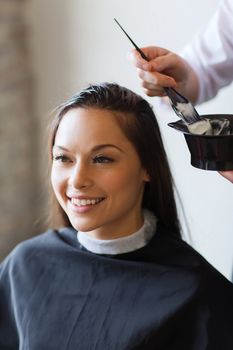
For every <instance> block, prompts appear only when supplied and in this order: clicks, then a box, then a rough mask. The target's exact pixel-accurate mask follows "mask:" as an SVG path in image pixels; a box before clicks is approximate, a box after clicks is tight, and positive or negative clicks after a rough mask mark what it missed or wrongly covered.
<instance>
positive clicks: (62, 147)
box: [53, 143, 124, 153]
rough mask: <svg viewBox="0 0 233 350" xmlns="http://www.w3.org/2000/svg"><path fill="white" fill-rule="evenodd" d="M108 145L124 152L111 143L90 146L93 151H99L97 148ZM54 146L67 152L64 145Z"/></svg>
mask: <svg viewBox="0 0 233 350" xmlns="http://www.w3.org/2000/svg"><path fill="white" fill-rule="evenodd" d="M109 147H111V148H116V149H117V150H118V151H120V152H123V153H124V151H123V150H122V149H121V148H120V147H118V146H117V145H114V144H111V143H104V144H100V145H96V146H94V147H93V148H92V151H94V152H95V151H99V150H101V149H103V148H109ZM56 148H59V149H61V150H63V151H67V152H69V150H68V148H66V147H64V146H60V145H54V146H53V149H56Z"/></svg>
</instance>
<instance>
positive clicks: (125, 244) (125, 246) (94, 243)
mask: <svg viewBox="0 0 233 350" xmlns="http://www.w3.org/2000/svg"><path fill="white" fill-rule="evenodd" d="M143 216H144V224H143V226H142V227H141V228H140V229H139V230H138V231H136V232H134V233H132V234H131V235H129V236H125V237H122V238H116V239H109V240H102V239H96V238H93V237H91V236H89V235H88V234H87V233H85V232H81V231H79V232H78V233H77V238H78V241H79V243H80V244H81V245H82V246H83V247H84V248H86V249H87V250H89V251H90V252H92V253H95V254H107V255H114V254H123V253H128V252H132V251H134V250H137V249H140V248H142V247H144V246H145V245H146V244H147V243H148V242H149V241H150V239H151V238H152V236H153V235H154V233H155V230H156V222H157V219H156V217H155V216H154V215H153V214H152V213H151V212H150V211H149V210H144V211H143Z"/></svg>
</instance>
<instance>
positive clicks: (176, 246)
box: [155, 227, 233, 297]
mask: <svg viewBox="0 0 233 350" xmlns="http://www.w3.org/2000/svg"><path fill="white" fill-rule="evenodd" d="M157 242H159V244H158V245H159V247H160V253H159V254H161V259H164V261H166V262H167V264H170V265H172V266H178V267H180V268H184V269H189V270H190V272H191V271H192V272H194V273H196V274H198V275H199V277H200V278H201V280H202V281H203V285H206V284H207V285H209V286H212V287H214V286H215V287H216V286H223V285H225V286H227V287H228V288H230V290H231V292H232V293H233V284H232V283H231V282H230V281H229V280H228V279H227V278H226V277H225V276H223V274H222V273H221V272H219V271H218V270H217V269H216V268H215V267H214V266H213V265H212V264H210V263H209V262H208V261H207V259H206V258H205V257H204V256H203V255H201V254H200V253H199V252H198V251H197V250H196V249H195V248H194V247H192V246H191V245H190V244H189V243H188V242H186V241H185V240H184V239H182V238H180V237H178V236H177V235H174V234H172V233H171V232H169V230H167V229H166V228H164V227H160V229H159V230H158V235H157ZM155 245H156V242H155ZM232 297H233V295H232Z"/></svg>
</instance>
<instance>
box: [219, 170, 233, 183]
mask: <svg viewBox="0 0 233 350" xmlns="http://www.w3.org/2000/svg"><path fill="white" fill-rule="evenodd" d="M219 174H221V175H222V176H223V177H225V178H226V179H227V180H229V181H230V182H232V183H233V170H229V171H219Z"/></svg>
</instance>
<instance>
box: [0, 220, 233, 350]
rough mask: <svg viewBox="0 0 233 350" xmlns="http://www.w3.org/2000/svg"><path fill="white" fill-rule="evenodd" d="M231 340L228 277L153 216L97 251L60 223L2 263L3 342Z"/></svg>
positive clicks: (151, 345) (174, 344)
mask: <svg viewBox="0 0 233 350" xmlns="http://www.w3.org/2000/svg"><path fill="white" fill-rule="evenodd" d="M10 349H20V350H68V349H69V350H131V349H143V350H149V349H153V350H176V349H177V350H204V349H205V350H215V349H216V350H232V349H233V285H232V284H231V283H230V282H229V281H228V280H227V279H225V278H224V277H223V276H222V275H221V274H220V273H219V272H217V271H216V270H215V269H214V268H213V267H212V266H211V265H209V264H208V263H207V262H206V260H205V259H204V258H202V257H201V256H200V255H199V254H198V253H197V252H195V251H194V250H193V249H192V248H191V247H190V246H188V245H187V244H186V243H185V242H183V241H181V240H180V239H178V238H176V237H173V236H172V235H169V234H168V232H166V230H165V229H163V228H162V227H161V225H160V226H159V228H158V229H157V231H156V233H155V235H154V237H153V238H152V240H151V241H150V242H149V244H148V245H147V246H146V247H144V248H141V249H139V250H137V251H134V252H131V253H126V254H121V255H115V256H106V255H96V254H93V253H90V252H88V251H86V250H85V249H84V248H83V247H80V245H79V243H78V241H77V237H76V232H75V231H74V230H73V229H69V228H65V229H62V230H60V231H59V232H55V231H48V232H47V233H45V234H42V235H40V236H37V237H35V238H33V239H30V240H28V241H26V242H24V243H21V244H20V245H19V246H18V247H17V248H16V249H14V250H13V252H12V253H11V254H10V255H9V256H8V258H7V259H6V260H5V261H4V262H3V263H2V265H1V270H0V350H10Z"/></svg>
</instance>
